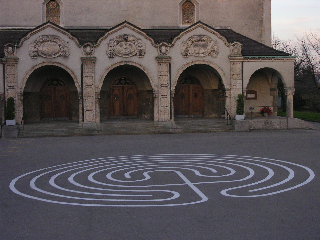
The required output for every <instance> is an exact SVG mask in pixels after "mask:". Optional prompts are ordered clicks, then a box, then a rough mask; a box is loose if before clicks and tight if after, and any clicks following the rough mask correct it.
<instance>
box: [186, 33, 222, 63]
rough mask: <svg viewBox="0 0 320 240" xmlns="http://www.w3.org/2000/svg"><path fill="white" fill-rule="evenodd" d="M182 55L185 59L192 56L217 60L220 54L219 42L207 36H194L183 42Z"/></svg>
mask: <svg viewBox="0 0 320 240" xmlns="http://www.w3.org/2000/svg"><path fill="white" fill-rule="evenodd" d="M181 54H182V56H183V57H185V58H187V57H190V56H194V57H206V56H211V57H214V58H215V57H217V56H218V54H219V47H218V42H217V41H214V40H213V39H212V38H210V37H208V36H206V35H193V36H191V37H189V38H188V40H187V41H184V42H182V45H181Z"/></svg>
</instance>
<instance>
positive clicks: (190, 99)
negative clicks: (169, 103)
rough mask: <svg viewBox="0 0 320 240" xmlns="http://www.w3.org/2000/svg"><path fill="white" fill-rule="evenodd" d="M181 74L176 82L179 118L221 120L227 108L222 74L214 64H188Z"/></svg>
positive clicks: (175, 110) (175, 98) (175, 107)
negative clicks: (218, 118)
mask: <svg viewBox="0 0 320 240" xmlns="http://www.w3.org/2000/svg"><path fill="white" fill-rule="evenodd" d="M205 63H207V62H205ZM212 65H213V66H212ZM182 69H183V71H182ZM179 72H181V73H180V75H179V76H178V78H175V80H174V82H173V87H175V88H174V90H173V92H174V98H173V103H174V105H173V107H174V113H175V115H176V116H178V117H179V116H181V115H189V116H201V117H221V116H222V115H223V114H224V111H225V105H226V97H225V87H224V84H223V82H224V81H223V78H222V76H223V77H224V78H225V75H224V74H223V72H222V70H221V69H220V68H219V67H217V66H216V65H214V64H212V63H211V64H210V65H209V64H203V62H202V61H199V62H198V64H186V65H185V66H183V67H182V68H181V69H180V71H179ZM219 72H220V73H222V76H221V75H220V74H219ZM225 81H226V79H225Z"/></svg>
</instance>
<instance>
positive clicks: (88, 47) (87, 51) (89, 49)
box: [82, 43, 94, 57]
mask: <svg viewBox="0 0 320 240" xmlns="http://www.w3.org/2000/svg"><path fill="white" fill-rule="evenodd" d="M82 52H83V55H85V56H87V57H90V56H92V55H93V54H94V47H93V45H92V44H91V43H86V44H84V45H83V47H82Z"/></svg>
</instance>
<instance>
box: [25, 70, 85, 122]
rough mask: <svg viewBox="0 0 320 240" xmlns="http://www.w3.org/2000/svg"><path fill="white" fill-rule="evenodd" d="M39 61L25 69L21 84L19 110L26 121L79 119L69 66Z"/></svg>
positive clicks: (73, 80)
mask: <svg viewBox="0 0 320 240" xmlns="http://www.w3.org/2000/svg"><path fill="white" fill-rule="evenodd" d="M58 65H59V64H41V65H38V66H35V67H33V68H32V69H30V70H29V71H28V73H27V74H26V76H25V78H24V79H23V82H22V86H21V91H20V92H21V93H23V95H22V97H21V98H20V99H19V100H20V101H22V103H21V107H22V109H21V111H22V112H23V119H24V121H25V122H26V123H28V122H37V121H40V120H42V119H52V120H54V119H64V120H76V121H78V120H79V108H80V102H79V89H78V87H79V86H78V87H77V84H76V82H77V81H76V80H75V79H74V78H73V76H72V75H70V73H69V72H70V70H69V71H66V70H65V69H64V68H62V67H60V66H58Z"/></svg>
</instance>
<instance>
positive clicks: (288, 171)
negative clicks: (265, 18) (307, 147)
mask: <svg viewBox="0 0 320 240" xmlns="http://www.w3.org/2000/svg"><path fill="white" fill-rule="evenodd" d="M314 177H315V174H314V172H313V171H312V170H311V169H310V168H308V167H306V166H303V165H299V164H295V163H291V162H287V161H282V160H275V159H269V158H261V157H251V156H237V155H216V154H161V155H153V156H146V155H132V156H117V157H104V158H96V159H89V160H83V161H77V162H72V163H67V164H61V165H56V166H51V167H47V168H43V169H39V170H35V171H32V172H28V173H25V174H23V175H21V176H19V177H17V178H15V179H13V180H12V182H11V183H10V189H11V190H12V191H13V192H14V193H16V194H19V195H21V196H23V197H27V198H30V199H34V200H40V201H44V202H48V203H56V204H69V205H79V206H106V207H157V206H181V205H190V204H197V203H202V202H206V201H210V199H209V198H208V197H207V194H209V193H211V192H213V191H217V188H216V186H218V185H216V184H227V186H228V187H227V188H225V189H223V190H219V191H220V194H222V195H223V196H225V197H234V198H239V197H241V198H252V197H267V196H271V195H274V194H281V193H283V192H287V191H291V190H295V189H297V188H299V187H302V186H303V185H305V184H308V183H309V182H310V181H312V179H313V178H314ZM208 191H210V192H208Z"/></svg>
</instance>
